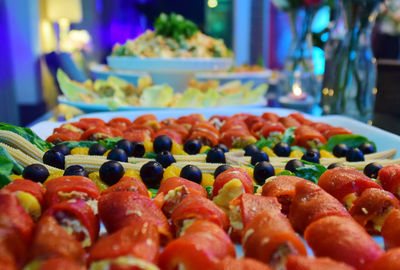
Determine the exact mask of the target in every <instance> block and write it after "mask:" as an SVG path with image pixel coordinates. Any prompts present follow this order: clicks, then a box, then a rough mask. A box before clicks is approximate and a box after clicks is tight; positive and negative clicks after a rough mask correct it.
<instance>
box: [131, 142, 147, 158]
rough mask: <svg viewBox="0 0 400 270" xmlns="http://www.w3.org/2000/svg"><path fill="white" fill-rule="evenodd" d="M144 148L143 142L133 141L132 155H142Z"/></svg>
mask: <svg viewBox="0 0 400 270" xmlns="http://www.w3.org/2000/svg"><path fill="white" fill-rule="evenodd" d="M145 152H146V149H145V148H144V145H143V143H138V142H134V143H133V148H132V155H133V156H134V157H143V156H144V153H145Z"/></svg>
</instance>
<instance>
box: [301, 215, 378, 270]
mask: <svg viewBox="0 0 400 270" xmlns="http://www.w3.org/2000/svg"><path fill="white" fill-rule="evenodd" d="M304 239H305V240H306V241H307V243H308V245H309V246H310V247H311V249H312V250H313V252H314V254H315V255H316V256H318V257H329V258H331V259H333V260H337V261H341V262H344V263H347V264H349V265H351V266H353V267H355V268H356V269H363V267H366V266H367V265H368V264H371V263H373V262H374V261H376V260H377V259H379V257H381V256H382V255H383V254H384V252H383V250H382V249H381V248H380V247H379V245H378V244H377V243H376V242H375V241H374V240H373V239H372V237H371V236H370V235H369V234H368V233H367V232H366V231H365V230H364V229H363V227H361V226H360V225H359V224H358V223H356V222H355V221H354V220H353V219H351V218H347V217H341V216H327V217H324V218H321V219H319V220H317V221H315V222H313V223H311V224H310V225H309V226H308V227H307V229H306V230H305V232H304ZM338 239H340V241H338Z"/></svg>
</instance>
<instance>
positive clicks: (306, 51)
mask: <svg viewBox="0 0 400 270" xmlns="http://www.w3.org/2000/svg"><path fill="white" fill-rule="evenodd" d="M316 11H317V8H315V7H307V8H298V9H294V10H292V11H290V12H289V18H290V28H291V32H292V42H291V45H290V48H289V51H288V53H287V55H286V58H285V63H284V72H283V74H284V76H283V78H282V82H281V86H282V88H283V89H282V90H283V91H284V93H283V94H285V95H290V94H293V92H295V94H296V91H300V92H301V93H304V94H306V95H307V96H310V98H311V102H310V99H307V104H305V106H303V107H304V109H300V110H303V111H308V110H310V109H311V108H312V106H313V105H314V104H315V101H316V100H317V99H316V94H317V87H316V82H317V80H316V77H315V74H314V62H313V57H312V47H313V46H312V31H311V26H312V22H313V19H314V15H315V13H316ZM281 105H282V106H284V107H290V104H288V106H286V104H281ZM296 109H299V108H298V107H296Z"/></svg>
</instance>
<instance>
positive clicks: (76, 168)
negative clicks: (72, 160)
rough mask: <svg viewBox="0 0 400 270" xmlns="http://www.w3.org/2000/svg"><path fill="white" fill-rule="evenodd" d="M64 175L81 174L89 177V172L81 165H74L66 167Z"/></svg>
mask: <svg viewBox="0 0 400 270" xmlns="http://www.w3.org/2000/svg"><path fill="white" fill-rule="evenodd" d="M64 175H80V176H85V177H88V175H89V174H88V172H87V171H86V170H85V168H83V167H82V166H81V165H72V166H69V167H68V168H66V169H65V171H64Z"/></svg>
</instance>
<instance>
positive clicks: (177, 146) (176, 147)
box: [171, 141, 187, 155]
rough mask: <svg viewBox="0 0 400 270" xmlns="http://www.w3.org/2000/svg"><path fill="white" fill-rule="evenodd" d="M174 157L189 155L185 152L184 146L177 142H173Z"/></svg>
mask: <svg viewBox="0 0 400 270" xmlns="http://www.w3.org/2000/svg"><path fill="white" fill-rule="evenodd" d="M171 154H172V155H187V153H186V152H185V151H184V150H183V146H182V145H181V144H179V143H177V142H175V141H173V142H172V149H171Z"/></svg>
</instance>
